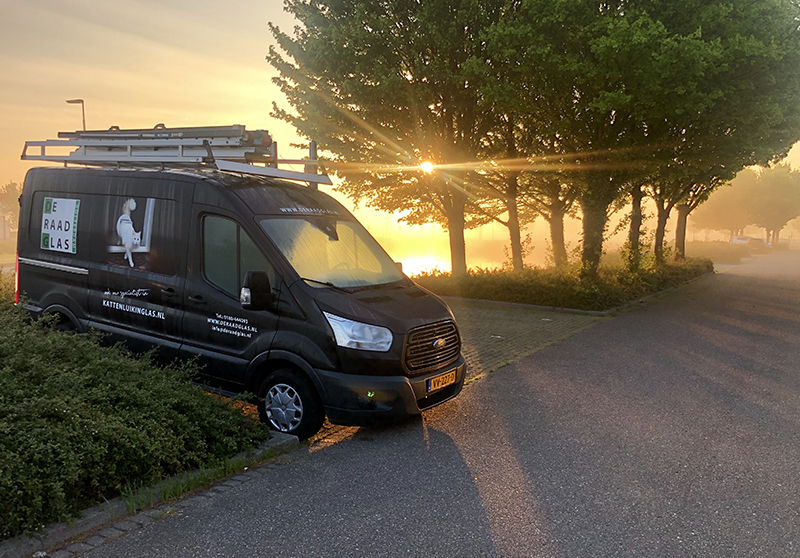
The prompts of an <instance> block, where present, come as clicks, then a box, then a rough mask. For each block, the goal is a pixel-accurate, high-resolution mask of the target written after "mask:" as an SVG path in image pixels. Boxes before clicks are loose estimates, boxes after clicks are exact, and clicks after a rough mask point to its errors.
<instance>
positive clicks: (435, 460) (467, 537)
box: [86, 252, 800, 558]
mask: <svg viewBox="0 0 800 558" xmlns="http://www.w3.org/2000/svg"><path fill="white" fill-rule="evenodd" d="M798 426H800V252H786V253H776V254H771V255H768V256H764V257H761V258H758V259H756V260H754V261H752V262H750V263H747V264H744V265H741V266H736V267H732V268H730V269H728V270H726V271H725V272H724V273H720V274H717V275H714V276H708V277H705V278H703V279H701V280H699V281H696V282H694V283H691V284H689V285H686V286H684V287H682V288H681V289H678V290H677V291H674V292H672V293H669V294H667V295H665V296H663V297H661V298H659V299H657V300H651V301H649V302H648V303H646V304H643V305H640V306H638V307H636V308H633V309H631V310H628V311H626V312H623V313H622V314H620V315H619V316H617V317H615V318H613V319H611V320H607V321H603V322H601V323H599V324H598V325H596V326H594V327H591V328H589V329H586V330H584V331H582V332H581V333H578V334H577V335H575V336H573V337H570V338H569V339H567V340H565V341H561V342H559V343H556V344H554V345H551V346H549V347H547V348H545V349H543V350H541V351H539V352H536V353H535V354H533V355H531V356H529V357H527V358H525V359H523V360H521V361H519V362H517V363H515V364H511V365H509V366H506V367H504V368H502V369H500V370H498V371H497V372H494V373H492V374H489V375H488V376H486V377H485V378H483V379H481V380H479V381H477V382H475V383H473V384H472V385H471V386H469V387H468V389H466V390H465V391H464V393H463V394H462V396H460V397H459V398H457V399H456V400H455V401H453V402H451V403H449V404H447V405H444V406H441V407H439V408H437V409H435V410H433V411H431V412H429V413H427V414H426V415H425V416H424V418H423V419H420V420H413V421H410V422H407V423H405V424H401V425H396V426H394V427H389V428H385V429H365V428H362V429H352V430H349V431H347V432H346V435H345V436H344V437H345V438H346V439H345V440H343V441H340V442H339V443H335V444H330V445H325V446H322V447H321V448H320V449H318V451H312V452H311V453H310V454H309V455H307V456H304V457H302V458H300V459H297V460H295V461H292V462H289V463H286V464H284V465H282V466H279V467H275V468H273V469H270V470H269V471H267V472H266V473H265V474H263V475H259V476H258V478H255V479H253V480H251V481H249V482H247V483H245V484H241V485H238V486H233V487H230V489H229V490H227V491H226V492H214V493H207V494H205V495H203V496H201V497H199V498H196V499H195V501H193V504H192V505H191V506H187V507H186V508H184V509H183V510H180V511H178V512H177V513H175V514H174V515H172V516H170V517H166V518H164V519H160V520H159V521H156V522H154V523H152V524H150V525H147V526H145V527H142V528H140V529H138V530H136V531H133V532H132V533H130V534H128V535H126V536H123V537H121V538H119V539H117V540H115V541H113V542H109V543H107V544H104V545H102V546H100V547H98V548H97V549H95V550H93V551H91V552H89V553H88V554H86V555H87V556H91V557H92V558H101V557H134V556H136V557H139V556H142V557H144V556H148V557H151V556H169V557H174V558H177V557H189V556H220V557H221V556H226V557H227V556H235V557H248V558H249V557H261V556H276V557H293V556H296V557H317V556H320V557H321V556H325V557H328V556H332V557H338V556H342V557H350V556H370V557H373V556H374V557H378V556H387V557H388V556H391V557H395V556H434V557H439V556H441V557H444V556H453V557H456V556H457V557H477V556H531V557H533V556H537V557H538V556H542V557H569V558H572V557H606V556H637V557H638V556H641V557H662V556H669V557H671V556H680V557H683V556H720V557H746V556H758V557H783V556H787V557H788V556H800V486H799V485H798V481H800V435H799V434H798V432H799V430H798Z"/></svg>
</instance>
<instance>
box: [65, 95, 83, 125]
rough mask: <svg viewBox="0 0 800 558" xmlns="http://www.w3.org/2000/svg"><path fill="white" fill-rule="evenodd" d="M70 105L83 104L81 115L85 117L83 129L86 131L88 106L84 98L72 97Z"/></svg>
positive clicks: (69, 101)
mask: <svg viewBox="0 0 800 558" xmlns="http://www.w3.org/2000/svg"><path fill="white" fill-rule="evenodd" d="M67 102H68V103H69V104H70V105H80V106H81V117H82V119H83V131H84V132H85V131H86V107H85V105H84V104H83V99H70V100H68V101H67Z"/></svg>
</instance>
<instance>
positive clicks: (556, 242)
mask: <svg viewBox="0 0 800 558" xmlns="http://www.w3.org/2000/svg"><path fill="white" fill-rule="evenodd" d="M548 223H549V224H550V242H551V243H552V244H553V263H554V264H555V266H556V267H564V266H565V265H567V261H568V260H567V246H566V243H565V242H564V210H563V208H561V207H557V206H556V204H553V207H552V208H551V211H550V219H549V220H548Z"/></svg>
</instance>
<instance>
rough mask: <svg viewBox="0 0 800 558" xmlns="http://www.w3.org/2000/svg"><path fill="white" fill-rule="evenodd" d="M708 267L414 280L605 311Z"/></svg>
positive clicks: (447, 292) (703, 262)
mask: <svg viewBox="0 0 800 558" xmlns="http://www.w3.org/2000/svg"><path fill="white" fill-rule="evenodd" d="M713 270H714V266H713V264H712V263H711V261H710V260H707V259H702V258H690V259H687V260H686V261H685V262H682V263H674V264H667V265H664V266H660V267H658V268H650V269H644V270H642V271H640V272H639V273H630V272H628V271H626V270H624V269H623V268H622V267H619V266H615V267H609V266H606V265H603V266H601V267H600V269H599V273H598V275H597V278H596V279H595V280H593V281H586V280H582V279H581V274H580V267H579V266H577V265H571V266H568V267H566V268H561V269H525V270H524V271H521V272H519V271H517V272H506V271H499V270H485V269H477V270H472V271H471V273H470V274H469V275H467V276H465V277H451V276H450V275H449V274H445V273H434V274H423V275H420V276H418V277H415V278H414V281H416V282H417V283H418V284H419V285H421V286H423V287H425V288H426V289H429V290H430V291H432V292H434V293H436V294H438V295H441V296H457V297H463V298H475V299H482V300H496V301H502V302H517V303H522V304H535V305H539V306H554V307H558V308H576V309H580V310H607V309H609V308H614V307H616V306H619V305H621V304H624V303H625V302H628V301H630V300H636V299H638V298H641V297H643V296H646V295H649V294H653V293H656V292H659V291H662V290H664V289H666V288H669V287H674V286H677V285H680V284H681V283H683V282H684V281H687V280H689V279H693V278H695V277H699V276H700V275H703V274H705V273H710V272H712V271H713Z"/></svg>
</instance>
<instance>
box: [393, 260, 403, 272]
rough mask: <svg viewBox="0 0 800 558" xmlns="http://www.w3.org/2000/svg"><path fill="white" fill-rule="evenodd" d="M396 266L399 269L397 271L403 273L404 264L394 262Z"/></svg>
mask: <svg viewBox="0 0 800 558" xmlns="http://www.w3.org/2000/svg"><path fill="white" fill-rule="evenodd" d="M394 266H395V267H396V268H397V271H399V272H400V273H403V262H394Z"/></svg>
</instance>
